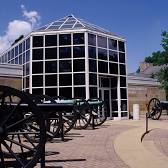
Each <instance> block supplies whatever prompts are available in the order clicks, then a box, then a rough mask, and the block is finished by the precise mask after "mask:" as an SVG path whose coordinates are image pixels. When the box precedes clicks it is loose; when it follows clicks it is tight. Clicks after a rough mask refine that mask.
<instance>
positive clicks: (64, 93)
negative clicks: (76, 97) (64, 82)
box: [59, 87, 72, 98]
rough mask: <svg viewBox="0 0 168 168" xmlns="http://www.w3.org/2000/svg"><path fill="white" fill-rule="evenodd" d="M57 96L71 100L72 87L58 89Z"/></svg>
mask: <svg viewBox="0 0 168 168" xmlns="http://www.w3.org/2000/svg"><path fill="white" fill-rule="evenodd" d="M59 95H60V96H63V97H66V98H72V87H67V88H59Z"/></svg>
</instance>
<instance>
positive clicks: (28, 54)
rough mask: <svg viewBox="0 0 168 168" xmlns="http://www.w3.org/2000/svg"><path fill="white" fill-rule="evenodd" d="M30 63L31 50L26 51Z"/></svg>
mask: <svg viewBox="0 0 168 168" xmlns="http://www.w3.org/2000/svg"><path fill="white" fill-rule="evenodd" d="M28 61H30V50H28V51H26V62H28Z"/></svg>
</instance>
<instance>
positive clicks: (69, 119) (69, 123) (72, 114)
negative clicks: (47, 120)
mask: <svg viewBox="0 0 168 168" xmlns="http://www.w3.org/2000/svg"><path fill="white" fill-rule="evenodd" d="M52 99H54V100H55V101H56V102H57V103H61V102H64V103H74V102H75V100H74V99H67V98H65V97H62V96H55V97H52ZM75 109H76V108H75V106H74V110H72V111H65V112H63V113H62V120H63V127H64V134H66V133H67V132H69V131H70V130H71V129H72V128H73V127H74V124H75V123H76V120H77V113H76V110H75ZM56 125H57V120H55V121H53V122H52V128H51V129H53V130H54V129H55V126H56ZM58 131H60V130H58Z"/></svg>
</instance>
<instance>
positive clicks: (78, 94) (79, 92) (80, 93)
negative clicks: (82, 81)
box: [74, 87, 86, 99]
mask: <svg viewBox="0 0 168 168" xmlns="http://www.w3.org/2000/svg"><path fill="white" fill-rule="evenodd" d="M74 98H83V99H85V98H86V91H85V87H74Z"/></svg>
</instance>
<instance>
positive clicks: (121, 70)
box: [120, 64, 126, 75]
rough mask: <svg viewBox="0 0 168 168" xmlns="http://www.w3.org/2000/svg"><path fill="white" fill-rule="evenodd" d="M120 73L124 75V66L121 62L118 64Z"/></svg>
mask: <svg viewBox="0 0 168 168" xmlns="http://www.w3.org/2000/svg"><path fill="white" fill-rule="evenodd" d="M120 75H126V67H125V65H123V64H120Z"/></svg>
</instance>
